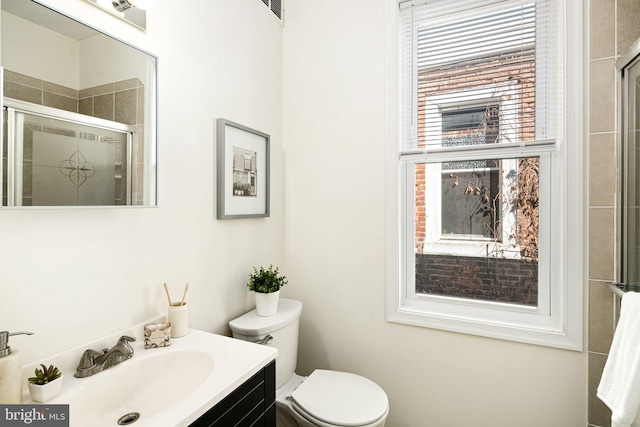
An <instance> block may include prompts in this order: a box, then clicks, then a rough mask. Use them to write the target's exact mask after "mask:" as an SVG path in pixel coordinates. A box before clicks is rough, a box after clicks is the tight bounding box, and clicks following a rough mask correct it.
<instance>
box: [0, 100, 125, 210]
mask: <svg viewBox="0 0 640 427" xmlns="http://www.w3.org/2000/svg"><path fill="white" fill-rule="evenodd" d="M4 116H5V122H4V129H5V137H4V138H3V141H4V142H5V143H4V144H3V165H2V166H3V168H2V169H3V175H4V176H3V189H2V190H3V191H2V204H3V206H100V205H104V206H113V205H131V204H132V200H134V201H135V200H136V197H135V194H133V190H132V189H133V188H134V187H135V182H134V181H135V180H136V177H134V176H132V173H131V171H132V163H133V162H134V161H135V159H132V145H134V143H135V138H136V133H135V127H134V126H129V125H125V124H122V123H116V122H111V121H108V120H102V119H97V118H94V117H89V116H85V115H81V114H76V113H70V112H67V111H62V110H58V109H55V108H49V107H42V106H39V105H32V104H28V103H22V102H12V101H9V100H6V99H5V111H4Z"/></svg>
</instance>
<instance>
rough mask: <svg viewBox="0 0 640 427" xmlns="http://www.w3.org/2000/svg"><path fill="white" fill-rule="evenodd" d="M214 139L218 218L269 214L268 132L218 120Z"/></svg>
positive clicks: (251, 216) (265, 215) (258, 216)
mask: <svg viewBox="0 0 640 427" xmlns="http://www.w3.org/2000/svg"><path fill="white" fill-rule="evenodd" d="M217 139H218V147H217V157H218V158H217V167H218V171H217V179H218V182H217V193H218V194H217V199H218V200H217V201H218V206H217V218H218V219H235V218H260V217H268V216H269V142H270V137H269V135H267V134H266V133H263V132H260V131H257V130H255V129H251V128H248V127H246V126H243V125H240V124H238V123H234V122H232V121H229V120H226V119H218V120H217Z"/></svg>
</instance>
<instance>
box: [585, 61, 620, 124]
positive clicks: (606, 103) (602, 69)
mask: <svg viewBox="0 0 640 427" xmlns="http://www.w3.org/2000/svg"><path fill="white" fill-rule="evenodd" d="M589 73H590V77H589V116H590V117H589V131H590V132H591V133H596V132H613V131H614V130H615V120H614V117H615V111H614V100H615V87H616V86H615V81H616V68H615V61H614V59H613V58H609V59H600V60H596V61H591V62H590V63H589Z"/></svg>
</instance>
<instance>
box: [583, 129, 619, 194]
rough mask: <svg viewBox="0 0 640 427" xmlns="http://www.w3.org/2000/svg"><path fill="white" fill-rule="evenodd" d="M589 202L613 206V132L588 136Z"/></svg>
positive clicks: (614, 188) (614, 170)
mask: <svg viewBox="0 0 640 427" xmlns="http://www.w3.org/2000/svg"><path fill="white" fill-rule="evenodd" d="M589 153H590V154H589V170H590V171H591V173H590V174H589V204H590V205H591V206H614V204H615V194H616V188H617V176H618V163H617V159H616V141H615V133H613V132H611V133H603V134H592V135H590V136H589Z"/></svg>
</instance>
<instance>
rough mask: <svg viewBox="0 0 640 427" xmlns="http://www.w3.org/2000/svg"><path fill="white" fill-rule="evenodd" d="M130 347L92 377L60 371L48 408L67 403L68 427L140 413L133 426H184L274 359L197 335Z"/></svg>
mask: <svg viewBox="0 0 640 427" xmlns="http://www.w3.org/2000/svg"><path fill="white" fill-rule="evenodd" d="M113 343H114V344H115V340H113ZM132 344H134V345H133V347H134V350H135V354H134V356H133V357H132V358H131V359H129V360H127V361H124V362H122V363H120V364H119V365H116V366H114V367H112V368H109V369H107V370H105V371H103V372H100V373H97V374H95V375H93V376H91V377H87V378H75V377H74V376H73V373H74V372H66V371H64V369H63V373H64V374H65V375H64V377H65V378H64V383H63V389H62V392H61V393H60V395H58V396H57V397H56V398H54V399H52V400H50V401H49V402H47V403H50V404H69V412H70V426H71V427H84V426H92V427H101V426H111V427H113V426H117V425H118V424H117V422H118V419H120V418H121V417H123V416H126V415H127V414H130V413H138V414H139V419H138V420H137V421H135V422H134V423H132V424H130V425H131V426H134V427H148V426H154V427H156V426H188V425H189V424H190V423H191V422H193V421H195V420H196V419H197V418H198V417H199V416H200V415H202V414H203V413H205V412H206V411H207V410H208V409H209V408H211V407H212V406H214V405H215V404H216V403H217V402H219V401H220V400H222V398H224V397H225V396H226V395H227V394H229V393H230V392H231V391H233V390H234V389H235V388H236V387H238V386H239V385H241V384H242V383H243V382H244V381H246V380H247V379H249V378H250V377H251V376H252V375H253V374H255V373H256V372H258V371H259V370H260V369H261V368H262V367H264V366H265V365H266V364H267V363H268V362H269V361H270V360H273V359H274V358H275V356H276V355H277V352H276V350H275V349H274V348H272V347H267V346H259V345H256V344H251V343H247V342H245V341H241V340H235V339H232V338H229V337H224V336H220V335H214V334H209V333H206V332H201V331H196V330H191V332H190V333H189V334H188V335H186V336H184V337H182V338H175V339H172V340H171V346H169V347H164V348H155V349H144V348H143V346H142V343H141V342H140V340H138V341H137V342H135V343H132ZM96 349H97V348H96ZM78 360H79V358H78ZM43 363H45V364H48V363H55V361H54V362H51V361H50V360H49V361H48V360H45V361H43ZM25 403H26V401H25Z"/></svg>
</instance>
